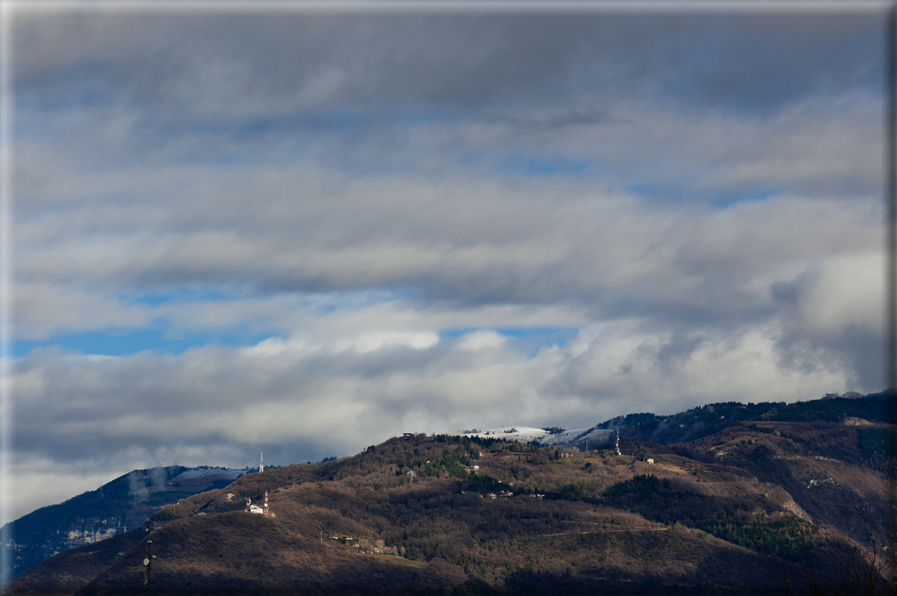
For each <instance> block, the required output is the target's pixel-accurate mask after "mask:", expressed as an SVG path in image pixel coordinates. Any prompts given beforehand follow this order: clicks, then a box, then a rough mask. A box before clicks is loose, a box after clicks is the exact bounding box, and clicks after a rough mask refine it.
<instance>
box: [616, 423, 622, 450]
mask: <svg viewBox="0 0 897 596" xmlns="http://www.w3.org/2000/svg"><path fill="white" fill-rule="evenodd" d="M617 455H623V454H622V453H620V429H619V428H618V429H617Z"/></svg>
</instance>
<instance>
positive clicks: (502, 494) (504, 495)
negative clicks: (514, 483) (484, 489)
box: [486, 490, 514, 499]
mask: <svg viewBox="0 0 897 596" xmlns="http://www.w3.org/2000/svg"><path fill="white" fill-rule="evenodd" d="M486 496H487V497H489V498H490V499H497V498H499V497H501V498H502V499H507V498H508V497H513V496H514V493H512V492H511V491H509V490H502V491H499V493H498V494H497V495H496V494H495V493H489V494H488V495H486Z"/></svg>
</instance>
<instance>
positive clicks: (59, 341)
mask: <svg viewBox="0 0 897 596" xmlns="http://www.w3.org/2000/svg"><path fill="white" fill-rule="evenodd" d="M271 335H272V333H271V332H270V331H265V332H254V333H250V332H248V331H247V330H246V329H239V328H238V329H228V330H227V331H207V332H201V333H188V332H184V333H180V332H178V333H170V332H169V331H168V330H167V329H166V328H164V327H163V326H161V325H159V326H155V327H151V328H147V329H120V328H116V329H104V330H102V331H90V332H86V333H60V334H58V335H54V336H53V337H51V338H49V339H46V340H41V341H16V342H15V344H14V348H13V353H14V357H15V358H24V357H25V356H27V355H28V354H29V353H30V352H31V350H33V349H35V348H46V347H50V346H59V347H61V348H63V349H65V350H77V351H78V352H81V353H82V354H96V355H103V356H128V355H131V354H137V353H139V352H145V351H147V350H149V351H153V352H157V353H159V354H182V353H184V352H186V351H187V350H189V349H190V348H193V347H202V346H205V345H225V346H253V345H255V344H257V343H259V342H260V341H262V340H265V339H268V338H269V337H271Z"/></svg>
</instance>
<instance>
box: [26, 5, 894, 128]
mask: <svg viewBox="0 0 897 596" xmlns="http://www.w3.org/2000/svg"><path fill="white" fill-rule="evenodd" d="M16 33H17V36H16V61H17V75H16V76H17V79H16V80H17V84H18V86H19V87H18V89H19V92H20V93H21V94H22V95H23V96H25V97H29V98H40V99H41V100H42V101H45V102H50V103H51V105H71V104H77V103H80V102H86V103H92V102H99V103H106V102H109V101H124V102H126V103H133V104H138V105H140V106H141V108H142V109H145V110H148V112H147V116H148V117H152V116H151V115H152V114H155V115H156V116H163V117H165V118H171V119H173V120H180V121H181V122H183V120H181V119H182V118H184V117H188V116H189V118H190V122H191V125H196V123H197V122H201V121H202V120H203V119H204V118H207V119H210V120H211V121H214V119H215V118H217V117H219V116H222V115H225V116H239V117H240V118H242V119H248V120H252V119H253V118H254V117H270V115H271V114H277V113H278V112H280V113H281V114H284V115H287V114H292V113H293V111H294V110H295V109H296V108H302V109H309V108H320V107H323V106H327V107H328V108H335V107H344V108H348V107H355V108H358V109H363V110H370V109H378V108H384V107H385V108H389V109H395V108H396V107H399V106H401V107H404V108H409V107H427V106H431V107H434V108H438V109H447V110H471V109H479V108H483V107H488V106H496V105H501V106H503V107H504V108H508V107H514V106H521V105H530V106H531V105H544V104H545V103H546V102H554V101H557V100H559V99H561V100H563V101H565V102H574V106H575V102H577V101H583V100H585V99H587V98H588V99H592V100H594V99H596V98H597V99H599V100H600V99H601V98H605V99H609V98H619V97H630V98H631V97H638V96H640V95H644V94H648V93H650V94H652V95H655V94H660V96H661V97H663V98H664V101H670V100H673V101H680V102H683V103H686V102H688V103H692V102H697V103H698V104H701V105H707V106H714V107H720V106H722V107H726V108H728V109H735V110H741V111H749V112H756V111H758V110H761V111H769V110H773V111H775V110H778V109H781V107H782V106H784V105H787V104H790V103H793V102H795V101H798V100H800V99H801V98H804V97H806V96H808V95H814V94H818V93H820V92H831V91H832V90H842V89H844V88H846V87H849V88H867V89H870V90H872V91H873V92H876V93H878V92H880V91H881V76H882V70H881V69H882V67H883V63H882V62H881V59H882V51H881V50H882V43H883V26H882V19H881V15H876V14H863V15H850V14H843V13H839V14H825V13H818V14H814V13H812V12H807V13H805V14H799V15H768V16H761V15H744V14H741V15H730V16H720V15H717V16H709V15H708V16H704V15H687V14H686V15H668V16H664V17H663V18H658V17H655V16H653V15H615V14H600V13H599V14H588V13H587V14H564V15H550V14H548V15H546V14H538V15H525V14H519V15H514V14H510V15H508V14H503V15H482V14H477V15H468V16H459V15H451V14H445V15H432V14H429V15H427V14H417V15H415V14H406V15H402V14H379V15H378V14H360V15H344V14H319V13H318V14H315V13H305V14H303V13H288V14H259V15H251V14H245V13H241V14H239V15H223V14H212V15H205V14H195V15H190V14H183V13H180V14H177V15H165V14H119V15H115V14H105V15H98V14H77V15H76V14H65V13H62V14H58V15H52V14H51V15H45V14H41V15H39V16H37V15H35V16H31V17H24V18H23V19H22V20H21V22H17V31H16ZM278 108H279V109H278ZM223 124H226V125H228V126H230V125H232V121H231V120H226V121H225V122H223Z"/></svg>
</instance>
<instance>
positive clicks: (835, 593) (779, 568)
mask: <svg viewBox="0 0 897 596" xmlns="http://www.w3.org/2000/svg"><path fill="white" fill-rule="evenodd" d="M863 530H864V533H865V534H866V538H867V540H866V543H865V545H860V544H857V543H855V542H846V541H843V540H829V541H827V542H826V543H824V544H822V545H820V546H819V547H818V548H817V549H814V550H811V549H809V548H804V549H803V550H801V551H800V552H799V553H795V552H793V551H789V550H788V549H787V548H786V547H785V544H784V543H782V542H781V541H780V543H779V554H778V555H770V556H768V558H769V561H770V562H771V563H772V565H773V567H774V568H775V570H776V574H777V579H776V583H777V584H778V585H779V587H780V588H781V589H782V590H783V591H784V592H785V593H786V594H788V595H789V596H880V595H885V594H893V595H897V554H895V552H894V549H893V548H889V545H888V541H887V540H885V539H884V537H883V534H884V533H885V532H884V528H879V529H878V530H872V529H871V528H870V526H869V525H868V524H867V523H866V522H865V520H864V523H863Z"/></svg>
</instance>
